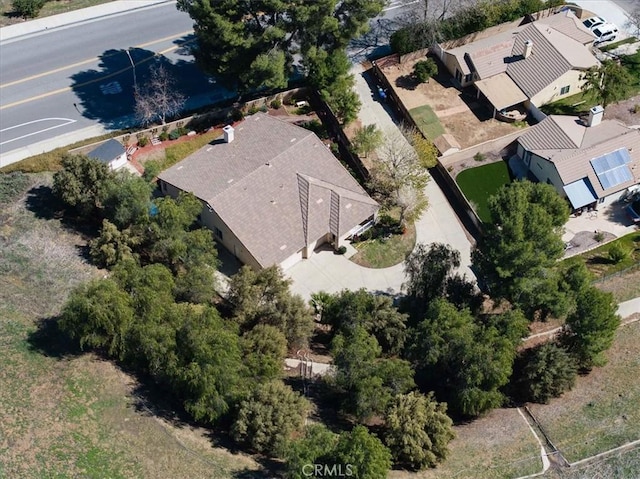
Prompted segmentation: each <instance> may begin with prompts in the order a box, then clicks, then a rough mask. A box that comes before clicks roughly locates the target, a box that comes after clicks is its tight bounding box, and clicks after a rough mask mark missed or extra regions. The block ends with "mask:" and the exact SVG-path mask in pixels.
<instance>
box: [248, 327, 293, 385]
mask: <svg viewBox="0 0 640 479" xmlns="http://www.w3.org/2000/svg"><path fill="white" fill-rule="evenodd" d="M241 344H242V351H243V357H244V364H245V366H246V367H247V373H248V375H249V376H250V377H253V378H254V379H255V380H256V381H261V382H263V381H265V380H269V379H276V378H279V377H281V376H282V371H283V364H284V359H285V357H286V354H287V338H286V337H285V335H284V334H283V333H282V331H280V330H279V329H278V328H276V327H275V326H270V325H268V324H258V325H257V326H256V327H254V328H253V329H251V330H249V331H247V332H246V333H244V334H243V335H242V343H241Z"/></svg>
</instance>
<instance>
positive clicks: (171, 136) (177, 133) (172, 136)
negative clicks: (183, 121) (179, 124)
mask: <svg viewBox="0 0 640 479" xmlns="http://www.w3.org/2000/svg"><path fill="white" fill-rule="evenodd" d="M181 136H182V134H181V133H180V130H173V131H172V132H171V133H169V139H170V140H177V139H178V138H180V137H181Z"/></svg>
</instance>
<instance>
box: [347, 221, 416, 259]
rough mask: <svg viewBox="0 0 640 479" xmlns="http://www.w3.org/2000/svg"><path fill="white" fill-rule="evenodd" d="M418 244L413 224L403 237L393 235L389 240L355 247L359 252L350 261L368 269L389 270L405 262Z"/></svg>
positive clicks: (379, 239) (356, 244)
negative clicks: (390, 267)
mask: <svg viewBox="0 0 640 479" xmlns="http://www.w3.org/2000/svg"><path fill="white" fill-rule="evenodd" d="M415 244H416V227H415V226H414V225H413V224H411V225H409V226H407V229H406V231H405V233H404V234H402V235H391V237H389V238H388V239H383V238H375V239H370V240H366V241H362V242H361V243H355V244H354V246H355V248H356V249H357V250H358V252H357V253H356V254H355V255H353V256H352V257H351V258H350V259H351V261H353V262H354V263H356V264H359V265H360V266H365V267H367V268H388V267H389V266H393V265H396V264H398V263H401V262H403V261H404V260H405V258H406V257H407V255H408V254H409V253H411V251H413V247H414V246H415Z"/></svg>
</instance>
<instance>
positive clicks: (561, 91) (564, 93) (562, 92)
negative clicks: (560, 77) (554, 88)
mask: <svg viewBox="0 0 640 479" xmlns="http://www.w3.org/2000/svg"><path fill="white" fill-rule="evenodd" d="M570 88H571V87H570V86H569V85H567V86H563V87H562V88H560V94H561V95H566V94H567V93H569V89H570Z"/></svg>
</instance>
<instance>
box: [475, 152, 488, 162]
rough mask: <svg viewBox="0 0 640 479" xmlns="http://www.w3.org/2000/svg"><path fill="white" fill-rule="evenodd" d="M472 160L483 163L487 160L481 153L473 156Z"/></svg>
mask: <svg viewBox="0 0 640 479" xmlns="http://www.w3.org/2000/svg"><path fill="white" fill-rule="evenodd" d="M473 159H474V160H476V161H484V160H486V159H487V157H486V156H485V155H484V154H483V153H480V152H478V153H476V154H475V155H473Z"/></svg>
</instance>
